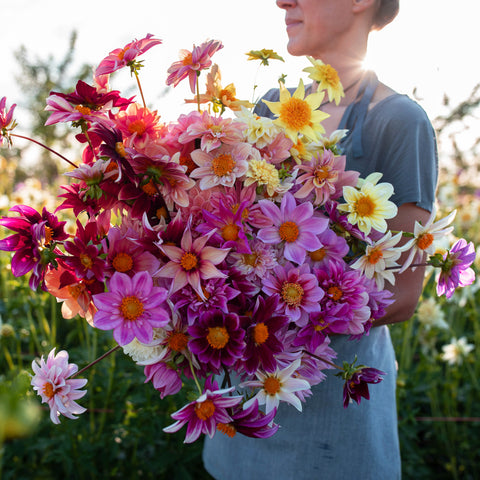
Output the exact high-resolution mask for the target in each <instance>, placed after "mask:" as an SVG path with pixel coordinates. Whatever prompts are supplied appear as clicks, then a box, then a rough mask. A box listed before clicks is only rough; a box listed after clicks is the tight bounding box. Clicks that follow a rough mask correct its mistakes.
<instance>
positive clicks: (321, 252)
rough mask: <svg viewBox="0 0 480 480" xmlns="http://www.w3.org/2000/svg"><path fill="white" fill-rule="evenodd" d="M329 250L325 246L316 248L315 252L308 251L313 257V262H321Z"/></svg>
mask: <svg viewBox="0 0 480 480" xmlns="http://www.w3.org/2000/svg"><path fill="white" fill-rule="evenodd" d="M326 254H327V251H326V250H325V249H324V248H319V249H318V250H314V251H313V252H308V255H309V257H310V258H311V259H312V261H313V262H320V261H322V260H323V259H324V258H325V255H326Z"/></svg>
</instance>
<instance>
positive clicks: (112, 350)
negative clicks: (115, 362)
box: [70, 345, 121, 378]
mask: <svg viewBox="0 0 480 480" xmlns="http://www.w3.org/2000/svg"><path fill="white" fill-rule="evenodd" d="M119 348H121V347H120V345H116V346H115V347H113V348H111V349H110V350H109V351H108V352H106V353H104V354H103V355H101V356H100V357H98V358H97V359H95V360H94V361H93V362H90V363H89V364H88V365H87V366H86V367H83V368H82V369H81V370H79V371H78V372H77V373H75V374H74V375H72V376H71V377H70V378H75V377H77V376H78V375H80V374H82V373H83V372H85V371H86V370H88V369H89V368H91V367H93V366H94V365H96V364H97V363H98V362H99V361H100V360H103V359H104V358H105V357H108V356H109V355H110V354H111V353H113V352H115V351H117V350H118V349H119Z"/></svg>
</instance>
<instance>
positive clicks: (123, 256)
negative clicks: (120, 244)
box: [112, 252, 133, 272]
mask: <svg viewBox="0 0 480 480" xmlns="http://www.w3.org/2000/svg"><path fill="white" fill-rule="evenodd" d="M112 266H113V268H114V269H115V270H116V271H117V272H128V271H129V270H131V268H132V267H133V259H132V257H131V256H130V255H129V254H128V253H125V252H120V253H118V254H117V255H115V258H114V259H113V261H112Z"/></svg>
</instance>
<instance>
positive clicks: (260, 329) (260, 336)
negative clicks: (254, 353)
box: [253, 322, 269, 345]
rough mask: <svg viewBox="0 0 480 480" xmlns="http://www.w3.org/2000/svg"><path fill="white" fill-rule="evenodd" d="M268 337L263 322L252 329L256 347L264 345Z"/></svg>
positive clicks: (266, 328)
mask: <svg viewBox="0 0 480 480" xmlns="http://www.w3.org/2000/svg"><path fill="white" fill-rule="evenodd" d="M268 336H269V334H268V327H267V326H266V325H265V324H264V323H263V322H260V323H257V324H256V325H255V326H254V327H253V340H254V341H255V343H256V344H257V345H261V344H262V343H265V342H266V341H267V338H268Z"/></svg>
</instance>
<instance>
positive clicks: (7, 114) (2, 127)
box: [0, 97, 17, 146]
mask: <svg viewBox="0 0 480 480" xmlns="http://www.w3.org/2000/svg"><path fill="white" fill-rule="evenodd" d="M16 106H17V105H16V104H13V105H12V106H11V107H10V108H9V109H8V110H7V97H2V99H1V100H0V146H1V145H3V139H4V138H5V139H6V140H7V144H9V143H10V138H9V135H8V132H9V131H11V130H13V129H14V128H15V126H16V122H15V120H14V119H13V111H14V110H15V107H16Z"/></svg>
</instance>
